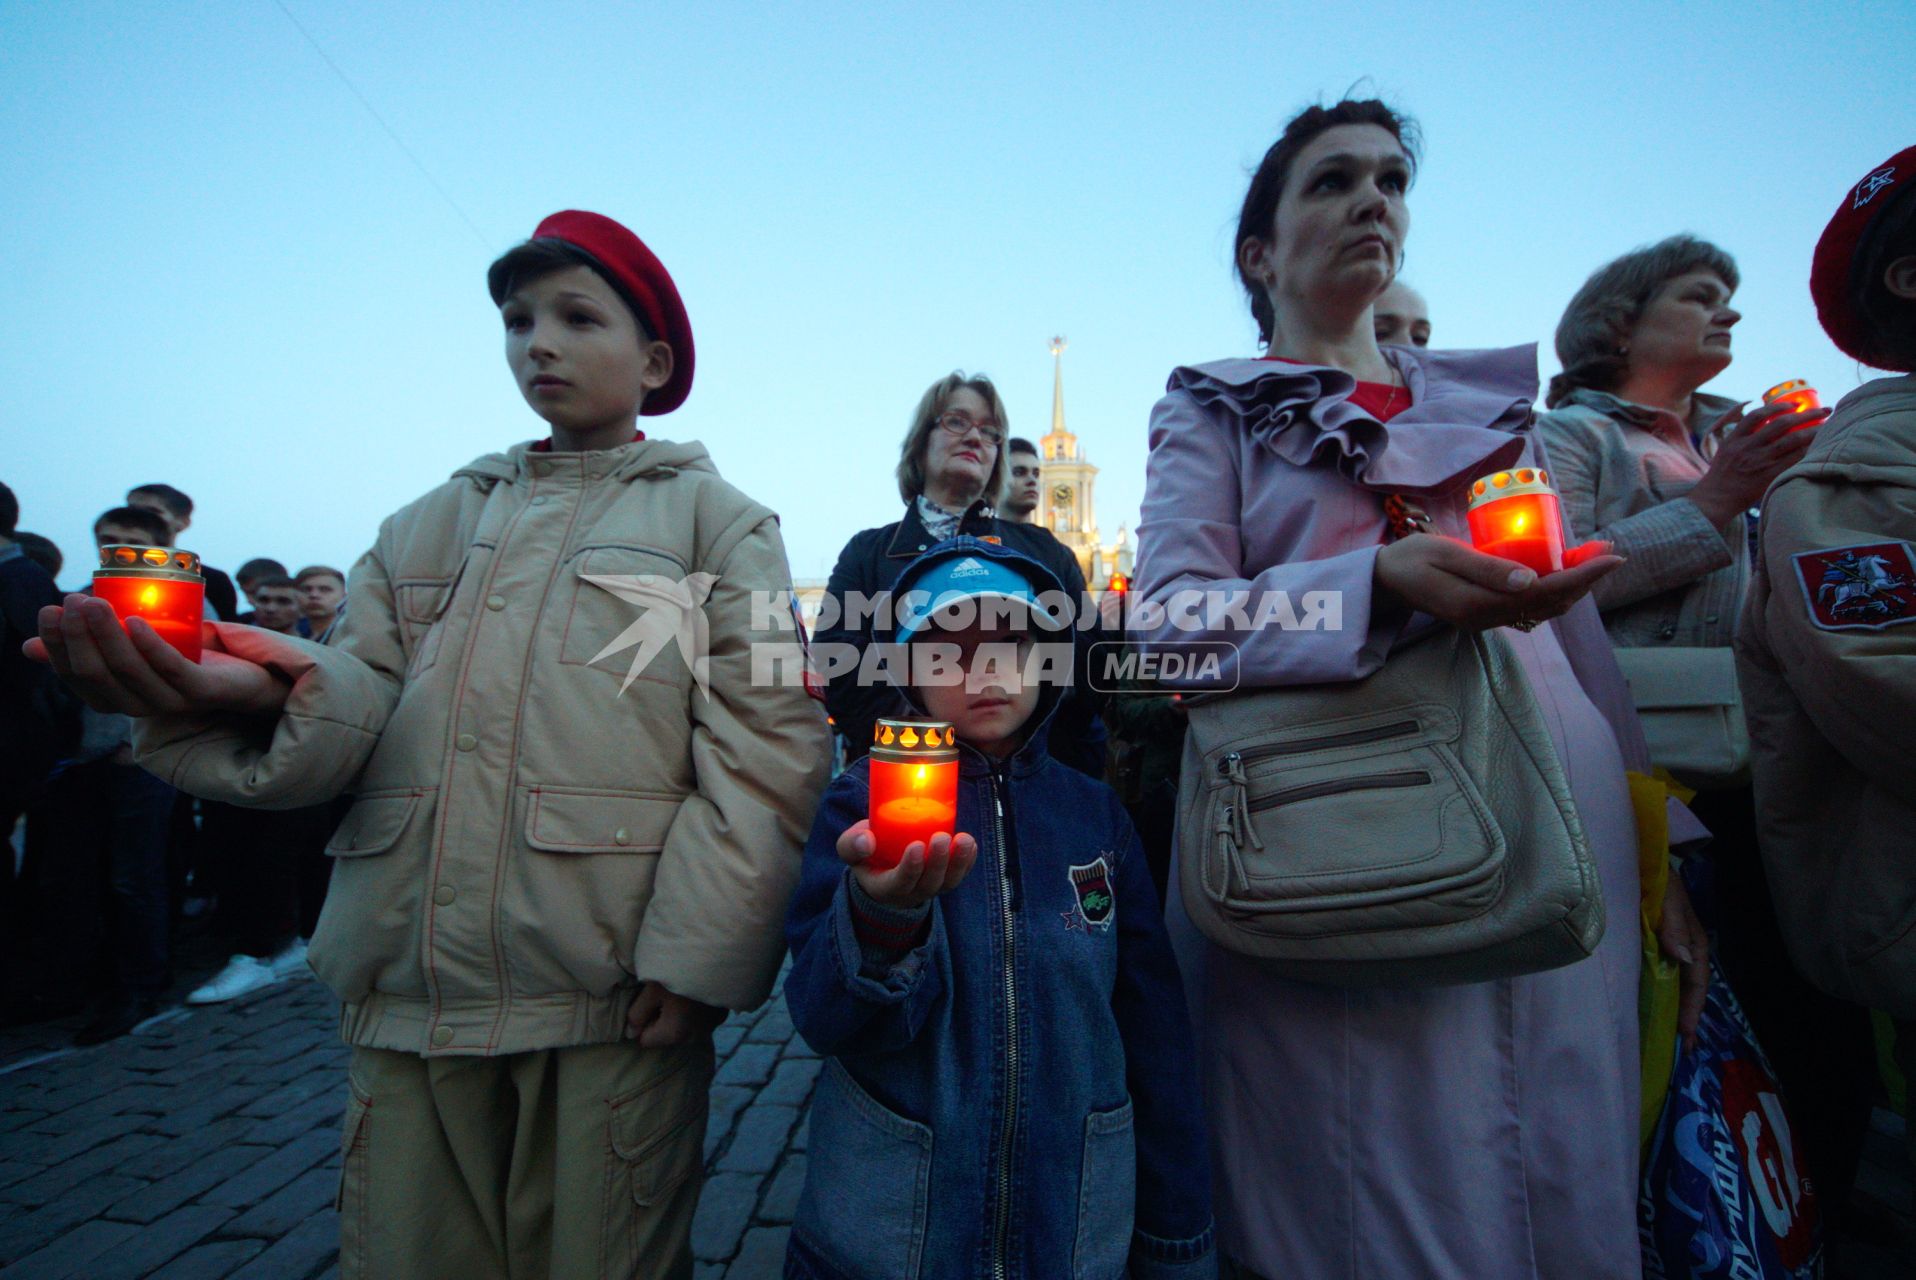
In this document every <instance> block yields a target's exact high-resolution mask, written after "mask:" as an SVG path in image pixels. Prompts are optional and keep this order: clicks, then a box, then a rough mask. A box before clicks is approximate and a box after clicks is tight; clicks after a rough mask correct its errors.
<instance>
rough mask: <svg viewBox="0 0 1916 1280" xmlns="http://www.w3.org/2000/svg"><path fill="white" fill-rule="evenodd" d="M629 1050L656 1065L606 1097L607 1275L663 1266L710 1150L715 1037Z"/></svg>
mask: <svg viewBox="0 0 1916 1280" xmlns="http://www.w3.org/2000/svg"><path fill="white" fill-rule="evenodd" d="M632 1052H634V1053H637V1054H642V1055H646V1056H650V1057H652V1058H653V1059H654V1060H655V1062H656V1064H657V1070H656V1073H655V1074H653V1075H652V1077H651V1078H650V1079H648V1080H647V1081H646V1082H645V1083H644V1084H641V1085H640V1086H639V1087H638V1088H636V1089H632V1090H628V1091H627V1092H625V1093H622V1094H619V1095H618V1096H617V1097H615V1098H612V1099H610V1100H608V1102H607V1103H606V1107H607V1110H608V1112H609V1113H610V1114H609V1118H608V1120H607V1144H606V1145H607V1157H606V1185H605V1210H604V1215H605V1231H604V1239H603V1245H602V1248H601V1250H600V1261H601V1273H602V1274H603V1275H605V1276H606V1277H607V1278H608V1280H614V1278H616V1280H625V1278H626V1277H629V1276H637V1275H653V1274H657V1273H658V1272H660V1271H661V1270H662V1269H663V1268H664V1267H665V1265H666V1263H667V1262H668V1261H669V1260H670V1259H669V1258H668V1256H667V1253H668V1251H670V1250H671V1249H672V1248H674V1247H675V1245H674V1242H676V1241H677V1240H678V1239H680V1238H681V1237H683V1235H684V1234H685V1232H686V1231H687V1230H689V1229H690V1222H691V1216H692V1211H693V1209H694V1207H695V1205H696V1201H697V1199H698V1183H697V1181H696V1177H697V1174H698V1172H699V1165H700V1162H701V1158H702V1157H703V1155H704V1153H705V1121H706V1111H707V1098H708V1096H709V1094H710V1090H711V1082H712V1072H713V1062H712V1044H711V1041H710V1040H708V1039H700V1040H698V1041H696V1042H694V1043H692V1044H687V1045H680V1046H677V1047H675V1048H671V1049H645V1050H641V1049H633V1050H632ZM688 1180H689V1181H691V1185H690V1186H689V1187H688V1186H687V1185H686V1184H687V1182H688ZM681 1219H682V1220H681Z"/></svg>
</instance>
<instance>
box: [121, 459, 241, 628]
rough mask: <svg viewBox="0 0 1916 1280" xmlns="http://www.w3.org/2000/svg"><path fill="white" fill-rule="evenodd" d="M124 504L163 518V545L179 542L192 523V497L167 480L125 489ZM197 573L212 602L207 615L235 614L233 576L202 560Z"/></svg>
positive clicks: (225, 616)
mask: <svg viewBox="0 0 1916 1280" xmlns="http://www.w3.org/2000/svg"><path fill="white" fill-rule="evenodd" d="M126 505H127V506H129V507H143V508H145V509H146V510H148V511H151V512H152V513H153V514H154V515H156V516H158V517H159V518H160V519H161V520H162V521H164V522H165V524H166V538H165V539H164V540H163V541H162V543H161V544H160V545H162V546H168V547H177V546H179V545H180V535H181V534H183V533H185V532H186V531H187V529H188V528H189V527H191V525H192V523H193V499H191V498H189V497H187V496H186V495H185V494H184V493H182V492H180V491H179V490H178V489H175V488H174V487H173V486H172V485H170V484H143V485H136V486H135V487H134V488H131V489H128V490H127V491H126ZM200 576H201V577H202V578H204V579H205V580H206V603H207V604H208V605H209V606H211V609H210V611H209V616H212V617H219V618H223V619H225V620H227V621H228V622H230V621H232V620H233V619H234V618H237V617H238V616H239V592H237V591H235V590H234V589H233V580H232V579H231V578H229V577H227V576H226V574H225V572H224V571H222V570H219V569H213V568H209V567H208V566H207V564H206V562H205V561H201V562H200Z"/></svg>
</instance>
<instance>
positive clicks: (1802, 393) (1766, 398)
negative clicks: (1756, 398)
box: [1763, 378, 1823, 434]
mask: <svg viewBox="0 0 1916 1280" xmlns="http://www.w3.org/2000/svg"><path fill="white" fill-rule="evenodd" d="M1763 403H1764V404H1785V405H1788V406H1789V410H1790V412H1791V413H1808V412H1809V411H1810V410H1811V409H1821V408H1822V407H1823V402H1822V400H1820V399H1818V398H1817V395H1816V388H1815V387H1812V386H1811V385H1810V384H1809V383H1807V382H1805V381H1803V380H1802V379H1801V378H1791V379H1790V380H1789V381H1788V382H1779V383H1777V384H1776V385H1775V386H1773V387H1771V388H1770V389H1769V390H1768V391H1765V392H1764V393H1763ZM1814 425H1815V424H1814V423H1810V422H1806V423H1804V424H1803V426H1801V427H1791V428H1790V430H1791V431H1801V430H1803V429H1804V427H1811V426H1814ZM1785 434H1787V433H1785Z"/></svg>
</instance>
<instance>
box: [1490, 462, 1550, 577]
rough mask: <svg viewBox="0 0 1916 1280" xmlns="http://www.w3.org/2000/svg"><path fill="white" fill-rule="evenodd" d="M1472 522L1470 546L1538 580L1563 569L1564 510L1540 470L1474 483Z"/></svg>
mask: <svg viewBox="0 0 1916 1280" xmlns="http://www.w3.org/2000/svg"><path fill="white" fill-rule="evenodd" d="M1469 518H1470V545H1472V546H1473V547H1475V548H1477V550H1479V551H1481V552H1483V553H1484V554H1485V555H1487V556H1497V557H1498V558H1499V559H1503V560H1515V561H1516V562H1517V563H1518V564H1521V565H1525V566H1527V567H1529V568H1531V569H1534V570H1536V571H1537V574H1538V576H1539V577H1541V576H1542V575H1544V574H1546V573H1555V572H1557V571H1558V570H1559V569H1561V568H1563V508H1562V507H1561V506H1559V505H1558V502H1557V491H1556V490H1555V489H1553V488H1551V487H1550V476H1549V474H1548V473H1546V472H1545V471H1543V470H1542V469H1541V468H1538V467H1519V468H1517V469H1516V470H1514V471H1499V472H1497V473H1496V474H1495V475H1488V476H1485V477H1484V478H1483V479H1481V480H1476V481H1473V482H1472V483H1471V486H1470V508H1469Z"/></svg>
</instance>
